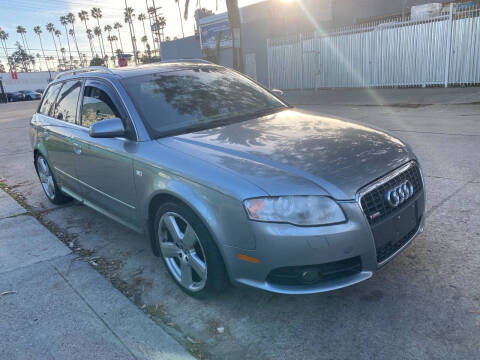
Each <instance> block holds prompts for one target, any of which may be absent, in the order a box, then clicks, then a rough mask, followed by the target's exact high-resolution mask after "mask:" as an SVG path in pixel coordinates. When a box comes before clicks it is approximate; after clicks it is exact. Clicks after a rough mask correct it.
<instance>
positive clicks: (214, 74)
mask: <svg viewBox="0 0 480 360" xmlns="http://www.w3.org/2000/svg"><path fill="white" fill-rule="evenodd" d="M30 135H31V142H32V145H33V152H34V154H33V155H34V164H35V168H36V171H37V173H38V176H39V178H40V182H41V185H42V187H43V189H44V190H45V194H46V196H47V197H48V198H49V199H50V201H52V202H53V203H55V204H61V203H64V202H67V201H69V200H71V199H72V198H73V199H76V200H78V201H79V202H81V203H83V204H85V205H87V206H90V207H92V208H93V209H95V210H97V211H99V212H101V213H103V214H104V215H106V216H108V217H110V218H112V219H114V220H116V221H118V222H119V223H121V224H123V225H125V226H127V227H129V228H131V229H133V230H135V231H137V232H139V233H144V234H145V235H146V236H148V238H149V239H150V241H151V247H152V250H153V253H154V254H155V255H157V256H160V257H161V258H162V259H163V261H164V263H165V265H166V268H167V269H168V272H169V273H170V275H171V276H172V278H173V280H174V281H175V282H176V283H177V284H178V285H179V286H180V287H181V288H182V289H183V290H184V291H185V292H187V293H188V294H190V295H192V296H197V297H205V296H208V295H212V294H215V293H218V292H220V291H221V290H222V289H223V288H224V286H225V285H226V284H228V283H233V284H236V285H240V284H242V285H247V286H252V287H255V288H259V289H263V290H267V291H272V292H277V293H286V294H307V293H317V292H323V291H329V290H333V289H338V288H342V287H345V286H348V285H352V284H355V283H358V282H360V281H362V280H366V279H368V278H370V277H371V276H372V274H373V273H375V272H376V271H377V270H378V269H380V268H381V267H382V266H383V265H384V264H385V263H387V262H388V261H389V260H391V259H392V258H393V257H395V256H396V255H397V254H398V253H399V252H400V251H402V250H403V249H404V248H405V247H406V246H407V245H408V244H409V243H410V242H411V241H412V239H413V238H414V237H415V236H416V235H417V234H419V233H420V232H421V231H422V230H423V220H424V209H425V193H424V183H423V178H422V174H421V169H420V166H419V163H418V160H417V158H416V157H415V155H414V154H413V152H412V150H411V149H410V148H409V146H407V145H406V144H405V143H403V142H402V141H400V140H399V139H397V138H395V137H393V136H391V135H389V134H387V133H385V132H382V131H379V130H376V129H372V128H369V127H366V126H363V125H359V124H357V123H353V122H348V121H343V120H338V119H334V118H330V117H325V116H314V115H309V114H306V113H302V112H299V111H296V110H295V109H293V108H292V107H291V106H289V105H288V104H286V103H285V102H284V101H282V100H281V99H280V98H279V97H277V96H276V95H275V93H272V92H270V91H268V90H267V89H265V88H263V87H262V86H260V85H259V84H257V83H255V82H254V81H252V80H250V79H249V78H247V77H245V76H243V75H241V74H239V73H237V72H235V71H233V70H230V69H227V68H225V67H221V66H217V65H214V64H211V63H207V62H204V61H200V60H199V61H178V62H170V63H168V62H167V63H161V64H156V65H148V66H140V67H134V68H123V69H116V70H108V69H105V68H86V69H81V70H75V71H70V72H66V73H62V74H60V75H59V76H57V78H56V79H55V80H54V81H53V82H52V83H51V84H50V85H49V87H48V89H47V90H46V91H45V93H44V95H43V98H42V101H41V102H40V105H39V107H38V110H37V112H36V114H34V116H33V118H32V120H31V127H30Z"/></svg>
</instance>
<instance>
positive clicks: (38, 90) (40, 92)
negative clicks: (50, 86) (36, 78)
mask: <svg viewBox="0 0 480 360" xmlns="http://www.w3.org/2000/svg"><path fill="white" fill-rule="evenodd" d="M35 91H36V92H38V93H39V94H43V92H44V91H45V89H37V90H35Z"/></svg>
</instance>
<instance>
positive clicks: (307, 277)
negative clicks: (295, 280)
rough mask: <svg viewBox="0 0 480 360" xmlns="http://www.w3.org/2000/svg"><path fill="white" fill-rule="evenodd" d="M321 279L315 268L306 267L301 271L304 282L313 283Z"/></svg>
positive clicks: (301, 278)
mask: <svg viewBox="0 0 480 360" xmlns="http://www.w3.org/2000/svg"><path fill="white" fill-rule="evenodd" d="M319 279H320V274H319V273H318V270H317V269H315V268H311V269H305V270H302V271H301V272H300V281H301V282H302V283H303V284H313V283H315V282H317V281H318V280H319Z"/></svg>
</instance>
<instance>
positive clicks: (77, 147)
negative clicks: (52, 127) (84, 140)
mask: <svg viewBox="0 0 480 360" xmlns="http://www.w3.org/2000/svg"><path fill="white" fill-rule="evenodd" d="M73 152H74V153H75V154H77V155H80V154H81V153H82V148H81V146H80V145H78V144H77V143H73Z"/></svg>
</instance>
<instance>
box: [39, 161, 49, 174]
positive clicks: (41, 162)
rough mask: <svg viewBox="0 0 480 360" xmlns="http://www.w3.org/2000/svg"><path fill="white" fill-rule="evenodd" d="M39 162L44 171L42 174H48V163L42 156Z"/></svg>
mask: <svg viewBox="0 0 480 360" xmlns="http://www.w3.org/2000/svg"><path fill="white" fill-rule="evenodd" d="M39 163H40V169H41V171H42V174H44V175H46V174H47V163H46V162H45V160H43V159H42V158H40V161H39Z"/></svg>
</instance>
